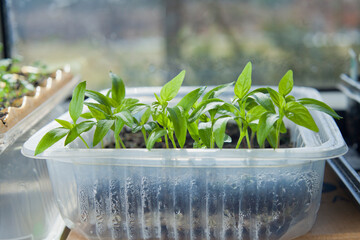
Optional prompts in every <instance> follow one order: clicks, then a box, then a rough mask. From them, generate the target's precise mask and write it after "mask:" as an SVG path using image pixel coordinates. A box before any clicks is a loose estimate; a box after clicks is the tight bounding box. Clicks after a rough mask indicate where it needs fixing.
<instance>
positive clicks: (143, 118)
mask: <svg viewBox="0 0 360 240" xmlns="http://www.w3.org/2000/svg"><path fill="white" fill-rule="evenodd" d="M150 116H151V108H150V107H148V109H146V111H145V112H144V113H143V115H142V116H141V119H140V124H141V125H144V124H145V123H146V122H147V121H149V118H150Z"/></svg>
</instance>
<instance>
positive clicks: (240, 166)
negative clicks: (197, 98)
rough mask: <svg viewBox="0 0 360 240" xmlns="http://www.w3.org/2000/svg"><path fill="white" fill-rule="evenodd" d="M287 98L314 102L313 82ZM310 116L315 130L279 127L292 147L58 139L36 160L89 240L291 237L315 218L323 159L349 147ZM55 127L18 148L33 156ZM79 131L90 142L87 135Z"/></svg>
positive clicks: (323, 120)
mask: <svg viewBox="0 0 360 240" xmlns="http://www.w3.org/2000/svg"><path fill="white" fill-rule="evenodd" d="M191 89H192V88H183V89H182V92H181V93H180V95H183V94H185V92H188V91H189V90H191ZM153 91H155V92H157V91H159V89H154V88H152V89H150V90H149V89H146V88H142V89H135V90H129V91H128V92H127V93H128V96H141V97H142V98H148V97H150V94H148V93H149V92H153ZM226 94H227V95H228V96H229V97H231V96H232V93H230V92H228V93H225V95H226ZM293 94H294V95H295V96H296V97H313V98H318V99H319V98H320V96H319V93H318V92H317V91H316V90H314V89H311V88H295V89H294V92H293ZM313 116H314V119H315V121H316V122H317V124H318V126H319V129H320V131H319V133H314V132H311V131H310V130H307V129H305V128H302V127H297V126H295V125H293V124H291V123H289V122H287V123H286V125H287V127H288V128H289V129H290V131H291V139H292V141H293V143H294V146H295V147H294V148H282V149H276V150H273V149H251V150H248V149H239V150H235V149H223V150H219V149H207V150H205V149H183V150H180V149H171V150H165V149H153V150H151V151H148V150H146V149H84V148H83V147H82V143H81V142H80V141H76V142H74V143H73V144H71V146H69V147H63V142H59V143H57V144H55V145H53V147H51V148H50V149H48V150H47V151H45V152H44V153H42V154H41V155H39V158H42V159H47V164H48V168H49V174H50V178H51V181H52V184H53V187H54V192H55V197H56V199H57V203H58V205H59V209H60V212H61V215H62V217H63V219H64V221H65V223H66V225H67V226H68V227H70V228H71V229H73V230H74V231H76V232H78V233H80V234H82V235H84V236H85V237H87V238H88V239H286V240H289V239H292V238H295V237H297V236H300V235H303V234H305V233H306V232H307V231H309V230H310V229H311V227H312V225H313V223H314V221H315V218H316V214H317V211H318V209H319V205H320V198H321V188H322V183H323V173H324V164H325V161H324V160H325V159H328V158H332V157H336V156H339V155H342V154H344V153H345V152H346V151H347V146H346V144H345V142H344V140H343V138H342V136H341V134H340V132H339V130H338V128H337V126H336V124H335V122H334V121H333V120H332V119H331V118H330V117H329V116H327V115H324V114H322V113H318V112H314V113H313ZM61 118H63V119H69V116H68V115H67V114H65V115H63V116H62V117H61ZM56 126H57V125H56V123H55V122H52V123H50V124H49V125H48V126H46V127H45V128H43V129H42V130H41V131H39V132H37V133H36V134H35V135H34V136H32V137H31V138H30V139H29V140H28V141H27V142H26V143H25V144H24V146H23V149H22V152H23V154H24V155H26V156H27V157H33V155H34V150H35V147H36V145H37V143H38V142H39V140H40V138H41V137H42V136H43V135H44V134H45V133H46V132H47V131H49V130H50V129H52V128H54V127H56ZM84 137H85V138H87V141H89V142H91V138H92V133H91V132H89V133H88V134H84Z"/></svg>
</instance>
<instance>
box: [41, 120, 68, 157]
mask: <svg viewBox="0 0 360 240" xmlns="http://www.w3.org/2000/svg"><path fill="white" fill-rule="evenodd" d="M68 132H69V129H66V128H63V127H59V128H55V129H52V130H50V131H49V132H47V133H46V134H45V135H44V136H43V137H42V138H41V140H40V142H39V143H38V145H37V146H36V149H35V156H36V155H38V154H40V153H42V152H44V151H45V150H46V149H48V148H49V147H51V146H52V145H54V144H55V143H56V142H58V141H59V140H60V139H62V138H63V137H65V136H66V134H68Z"/></svg>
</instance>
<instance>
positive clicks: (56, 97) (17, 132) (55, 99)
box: [0, 76, 80, 154]
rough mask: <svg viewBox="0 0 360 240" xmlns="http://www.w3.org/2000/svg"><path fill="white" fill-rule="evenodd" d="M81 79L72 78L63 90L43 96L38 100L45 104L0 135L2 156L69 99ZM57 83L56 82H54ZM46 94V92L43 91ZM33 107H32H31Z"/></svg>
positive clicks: (77, 77)
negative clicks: (57, 106) (10, 146)
mask: <svg viewBox="0 0 360 240" xmlns="http://www.w3.org/2000/svg"><path fill="white" fill-rule="evenodd" d="M79 79H80V77H79V76H75V77H72V78H71V80H70V81H68V82H66V83H65V84H64V85H63V86H62V87H61V88H59V89H57V90H56V91H55V93H54V94H52V95H50V96H46V97H43V96H41V95H39V96H38V98H39V99H40V100H41V101H43V103H42V104H41V105H40V106H38V107H36V108H35V109H34V110H33V111H32V112H31V113H30V114H28V115H26V116H25V117H24V118H22V119H21V120H20V121H19V122H17V123H16V124H15V125H14V126H12V127H11V128H10V129H9V130H8V131H6V132H5V133H0V154H1V153H2V152H3V151H4V150H5V149H6V148H7V147H8V146H9V145H11V144H12V143H14V142H15V140H16V139H17V138H18V137H19V136H21V135H22V134H23V133H24V132H26V131H27V130H29V129H30V128H31V127H32V126H34V125H35V124H36V123H37V122H38V121H39V120H41V119H42V118H43V117H44V116H45V115H46V114H47V113H49V112H50V111H51V110H52V109H53V108H54V107H55V106H56V105H57V104H59V103H60V102H61V101H63V100H64V98H65V97H67V96H68V95H69V94H70V93H71V91H72V89H73V88H74V87H75V85H76V84H77V83H78V82H79ZM54 81H55V80H54ZM41 92H44V91H41ZM29 107H32V106H29Z"/></svg>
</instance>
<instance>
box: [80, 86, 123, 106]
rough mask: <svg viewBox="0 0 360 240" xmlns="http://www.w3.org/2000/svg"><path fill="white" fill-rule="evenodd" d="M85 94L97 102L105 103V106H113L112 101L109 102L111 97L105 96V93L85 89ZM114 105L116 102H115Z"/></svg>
mask: <svg viewBox="0 0 360 240" xmlns="http://www.w3.org/2000/svg"><path fill="white" fill-rule="evenodd" d="M85 96H87V97H89V98H91V99H94V100H95V101H97V102H98V103H100V104H102V105H105V106H106V107H109V108H111V107H114V103H113V102H111V100H110V99H111V98H108V97H106V96H105V95H103V94H101V93H99V92H96V91H92V90H86V91H85ZM115 106H116V103H115Z"/></svg>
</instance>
